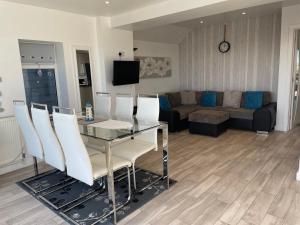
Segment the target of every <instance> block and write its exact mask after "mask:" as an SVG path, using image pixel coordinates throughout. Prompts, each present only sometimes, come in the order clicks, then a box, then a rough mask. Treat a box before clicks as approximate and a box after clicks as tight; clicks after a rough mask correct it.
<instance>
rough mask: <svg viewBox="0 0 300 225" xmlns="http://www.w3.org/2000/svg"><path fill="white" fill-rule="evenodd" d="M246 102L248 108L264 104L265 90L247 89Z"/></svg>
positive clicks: (245, 105)
mask: <svg viewBox="0 0 300 225" xmlns="http://www.w3.org/2000/svg"><path fill="white" fill-rule="evenodd" d="M244 95H245V99H244V100H245V103H244V107H245V108H246V109H259V108H261V107H262V105H263V92H261V91H246V92H245V94H244Z"/></svg>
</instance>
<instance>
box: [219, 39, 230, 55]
mask: <svg viewBox="0 0 300 225" xmlns="http://www.w3.org/2000/svg"><path fill="white" fill-rule="evenodd" d="M229 50H230V43H229V42H228V41H222V42H221V43H220V44H219V51H220V52H222V53H226V52H228V51H229Z"/></svg>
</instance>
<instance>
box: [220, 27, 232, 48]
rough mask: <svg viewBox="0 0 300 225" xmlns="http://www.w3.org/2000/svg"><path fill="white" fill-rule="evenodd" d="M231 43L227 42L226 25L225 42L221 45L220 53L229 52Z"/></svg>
mask: <svg viewBox="0 0 300 225" xmlns="http://www.w3.org/2000/svg"><path fill="white" fill-rule="evenodd" d="M229 50H230V43H229V42H228V41H226V25H224V40H223V41H222V42H221V43H220V44H219V51H220V52H221V53H226V52H229Z"/></svg>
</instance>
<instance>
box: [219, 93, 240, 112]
mask: <svg viewBox="0 0 300 225" xmlns="http://www.w3.org/2000/svg"><path fill="white" fill-rule="evenodd" d="M241 99H242V92H241V91H225V92H224V99H223V107H232V108H240V107H241Z"/></svg>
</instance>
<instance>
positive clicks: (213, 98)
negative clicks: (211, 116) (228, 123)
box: [201, 91, 217, 107]
mask: <svg viewBox="0 0 300 225" xmlns="http://www.w3.org/2000/svg"><path fill="white" fill-rule="evenodd" d="M201 106H204V107H216V106H217V93H216V92H214V91H205V92H203V93H202V97H201Z"/></svg>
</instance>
